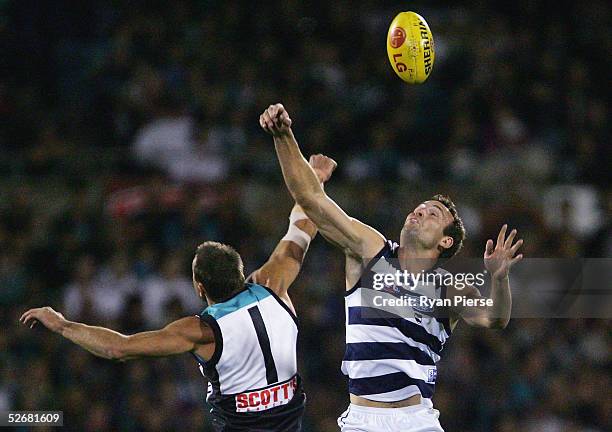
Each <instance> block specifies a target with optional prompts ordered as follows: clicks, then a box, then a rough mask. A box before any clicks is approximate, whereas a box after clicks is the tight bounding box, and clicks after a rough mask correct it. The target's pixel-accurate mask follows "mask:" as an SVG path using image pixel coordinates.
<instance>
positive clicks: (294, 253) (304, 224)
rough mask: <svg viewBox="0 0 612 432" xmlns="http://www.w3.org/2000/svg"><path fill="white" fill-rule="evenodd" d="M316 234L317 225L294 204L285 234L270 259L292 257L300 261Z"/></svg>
mask: <svg viewBox="0 0 612 432" xmlns="http://www.w3.org/2000/svg"><path fill="white" fill-rule="evenodd" d="M316 235H317V226H316V225H315V224H314V223H313V222H312V221H311V220H310V219H308V216H306V214H305V213H304V211H303V210H302V208H301V207H300V206H299V205H298V204H295V205H294V206H293V209H292V210H291V214H290V216H289V229H288V231H287V234H286V235H285V236H284V237H283V238H282V239H281V241H280V242H279V243H278V245H277V246H276V249H274V252H273V253H272V256H271V259H286V258H289V259H293V260H295V261H297V262H298V263H300V264H301V263H302V261H303V259H304V256H305V255H306V251H307V250H308V246H309V245H310V242H311V241H312V239H313V238H315V236H316Z"/></svg>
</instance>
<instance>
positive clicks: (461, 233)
mask: <svg viewBox="0 0 612 432" xmlns="http://www.w3.org/2000/svg"><path fill="white" fill-rule="evenodd" d="M431 199H432V200H434V201H438V202H439V203H441V204H443V205H444V207H446V208H447V209H448V211H449V212H450V213H451V215H452V216H453V222H452V223H450V224H449V225H448V226H447V227H446V228H444V231H443V234H444V235H445V236H449V237H452V238H453V245H452V246H451V247H449V248H448V249H444V248H443V249H442V251H441V252H440V258H451V257H453V256H455V255H456V254H457V253H458V252H459V251H460V250H461V247H462V246H463V240H465V227H464V226H463V221H462V220H461V218H460V217H459V213H457V207H455V204H454V203H453V202H452V201H451V199H450V198H449V197H448V196H446V195H439V194H438V195H434V196H433V197H432V198H431Z"/></svg>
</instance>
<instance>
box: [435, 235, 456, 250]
mask: <svg viewBox="0 0 612 432" xmlns="http://www.w3.org/2000/svg"><path fill="white" fill-rule="evenodd" d="M454 243H455V240H453V238H452V237H451V236H444V237H442V239H441V240H440V242H439V243H438V246H440V247H441V248H443V249H450V248H451V247H453V244H454Z"/></svg>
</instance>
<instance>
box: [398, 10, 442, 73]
mask: <svg viewBox="0 0 612 432" xmlns="http://www.w3.org/2000/svg"><path fill="white" fill-rule="evenodd" d="M387 55H388V56H389V61H390V62H391V67H393V70H394V71H395V73H396V74H397V75H398V76H399V77H400V78H401V79H403V80H404V81H406V82H407V83H409V84H421V83H423V82H424V81H425V80H426V79H427V78H428V77H429V75H430V74H431V70H432V69H433V64H434V59H435V50H434V40H433V35H432V34H431V30H430V29H429V26H428V25H427V22H426V21H425V20H424V19H423V17H422V16H420V15H419V14H416V13H414V12H401V13H399V14H398V15H397V16H396V17H395V19H394V20H393V21H392V22H391V25H390V26H389V33H388V34H387Z"/></svg>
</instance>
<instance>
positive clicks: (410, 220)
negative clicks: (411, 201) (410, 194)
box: [408, 217, 419, 225]
mask: <svg viewBox="0 0 612 432" xmlns="http://www.w3.org/2000/svg"><path fill="white" fill-rule="evenodd" d="M408 225H419V220H418V219H417V218H414V217H411V218H408Z"/></svg>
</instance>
